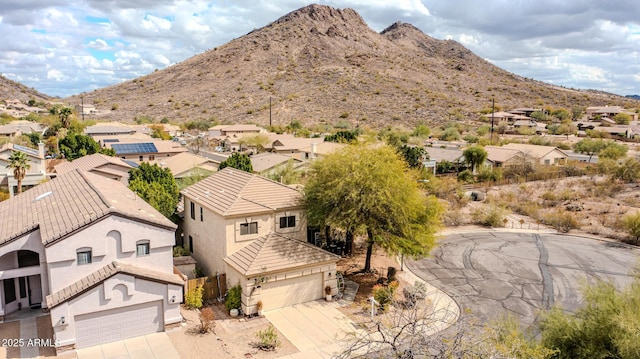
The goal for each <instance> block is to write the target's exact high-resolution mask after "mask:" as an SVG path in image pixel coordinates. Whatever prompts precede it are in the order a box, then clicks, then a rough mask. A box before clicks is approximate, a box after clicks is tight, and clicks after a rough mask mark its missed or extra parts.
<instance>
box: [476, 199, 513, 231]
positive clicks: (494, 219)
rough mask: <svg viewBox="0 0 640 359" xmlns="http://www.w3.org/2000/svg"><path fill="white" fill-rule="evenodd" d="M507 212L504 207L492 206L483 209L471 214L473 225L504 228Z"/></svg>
mask: <svg viewBox="0 0 640 359" xmlns="http://www.w3.org/2000/svg"><path fill="white" fill-rule="evenodd" d="M506 215H507V210H506V209H505V208H503V207H500V206H496V205H493V204H492V205H490V206H487V207H481V208H478V209H476V210H474V211H473V213H471V218H472V220H473V223H475V224H478V225H481V226H486V227H502V226H503V225H504V222H503V220H504V218H505V216H506Z"/></svg>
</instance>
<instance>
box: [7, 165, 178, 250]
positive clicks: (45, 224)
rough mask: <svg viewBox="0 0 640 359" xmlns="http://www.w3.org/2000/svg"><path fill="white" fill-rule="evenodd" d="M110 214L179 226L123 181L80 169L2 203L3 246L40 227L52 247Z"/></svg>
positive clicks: (167, 225)
mask: <svg viewBox="0 0 640 359" xmlns="http://www.w3.org/2000/svg"><path fill="white" fill-rule="evenodd" d="M109 215H118V216H122V217H126V218H130V219H132V220H136V221H140V222H145V223H150V224H152V225H156V226H159V227H163V228H167V229H175V228H176V225H175V224H173V223H172V222H171V221H169V220H168V219H167V218H165V217H164V216H163V215H162V214H160V213H159V212H158V211H156V210H155V209H154V208H153V207H151V206H150V205H149V204H147V203H146V202H145V201H143V200H142V199H141V198H140V197H138V196H137V195H136V194H135V193H133V192H132V191H131V190H129V189H128V188H127V187H126V186H125V185H123V184H122V183H120V182H117V181H113V180H111V179H108V178H105V177H102V176H100V175H97V174H93V173H89V172H83V171H80V170H75V171H71V172H68V173H65V174H63V175H60V176H58V177H57V178H55V179H53V180H51V181H48V182H46V183H43V184H41V185H38V186H36V187H34V188H32V189H31V190H29V191H25V192H23V193H21V194H19V195H17V196H14V197H13V198H10V199H8V200H6V201H3V202H0V245H3V244H4V243H7V242H9V241H12V240H14V239H16V238H18V237H20V236H22V235H24V234H26V233H28V232H31V231H33V230H35V229H38V228H39V229H40V238H41V239H42V243H44V244H45V245H48V244H51V243H53V242H55V241H57V240H59V239H61V238H64V236H66V235H68V234H70V233H72V232H74V231H76V230H78V229H80V228H82V227H85V226H87V225H90V224H91V223H92V222H95V221H97V220H100V219H102V218H105V217H107V216H109Z"/></svg>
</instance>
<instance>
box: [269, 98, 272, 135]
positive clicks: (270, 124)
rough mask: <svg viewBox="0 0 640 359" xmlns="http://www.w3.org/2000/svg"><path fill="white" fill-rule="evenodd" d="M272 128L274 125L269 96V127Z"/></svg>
mask: <svg viewBox="0 0 640 359" xmlns="http://www.w3.org/2000/svg"><path fill="white" fill-rule="evenodd" d="M272 126H273V124H272V123H271V96H269V127H272ZM269 131H271V130H269Z"/></svg>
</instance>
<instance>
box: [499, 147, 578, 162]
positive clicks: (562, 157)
mask: <svg viewBox="0 0 640 359" xmlns="http://www.w3.org/2000/svg"><path fill="white" fill-rule="evenodd" d="M502 147H503V148H508V149H515V150H518V151H520V152H522V154H523V155H524V156H525V158H527V159H528V158H532V159H534V160H535V162H536V163H539V164H541V165H553V166H555V165H562V164H566V163H567V158H568V157H569V156H567V154H566V153H565V152H563V151H562V150H560V149H558V148H557V147H553V146H538V145H530V144H524V143H508V144H506V145H504V146H502Z"/></svg>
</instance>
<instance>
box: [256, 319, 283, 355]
mask: <svg viewBox="0 0 640 359" xmlns="http://www.w3.org/2000/svg"><path fill="white" fill-rule="evenodd" d="M256 337H258V342H257V343H255V347H256V348H258V349H260V350H265V351H271V350H275V349H276V348H277V347H279V346H280V339H278V333H277V332H276V329H275V328H274V327H273V325H269V326H268V327H267V328H266V329H265V330H260V331H258V333H256Z"/></svg>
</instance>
